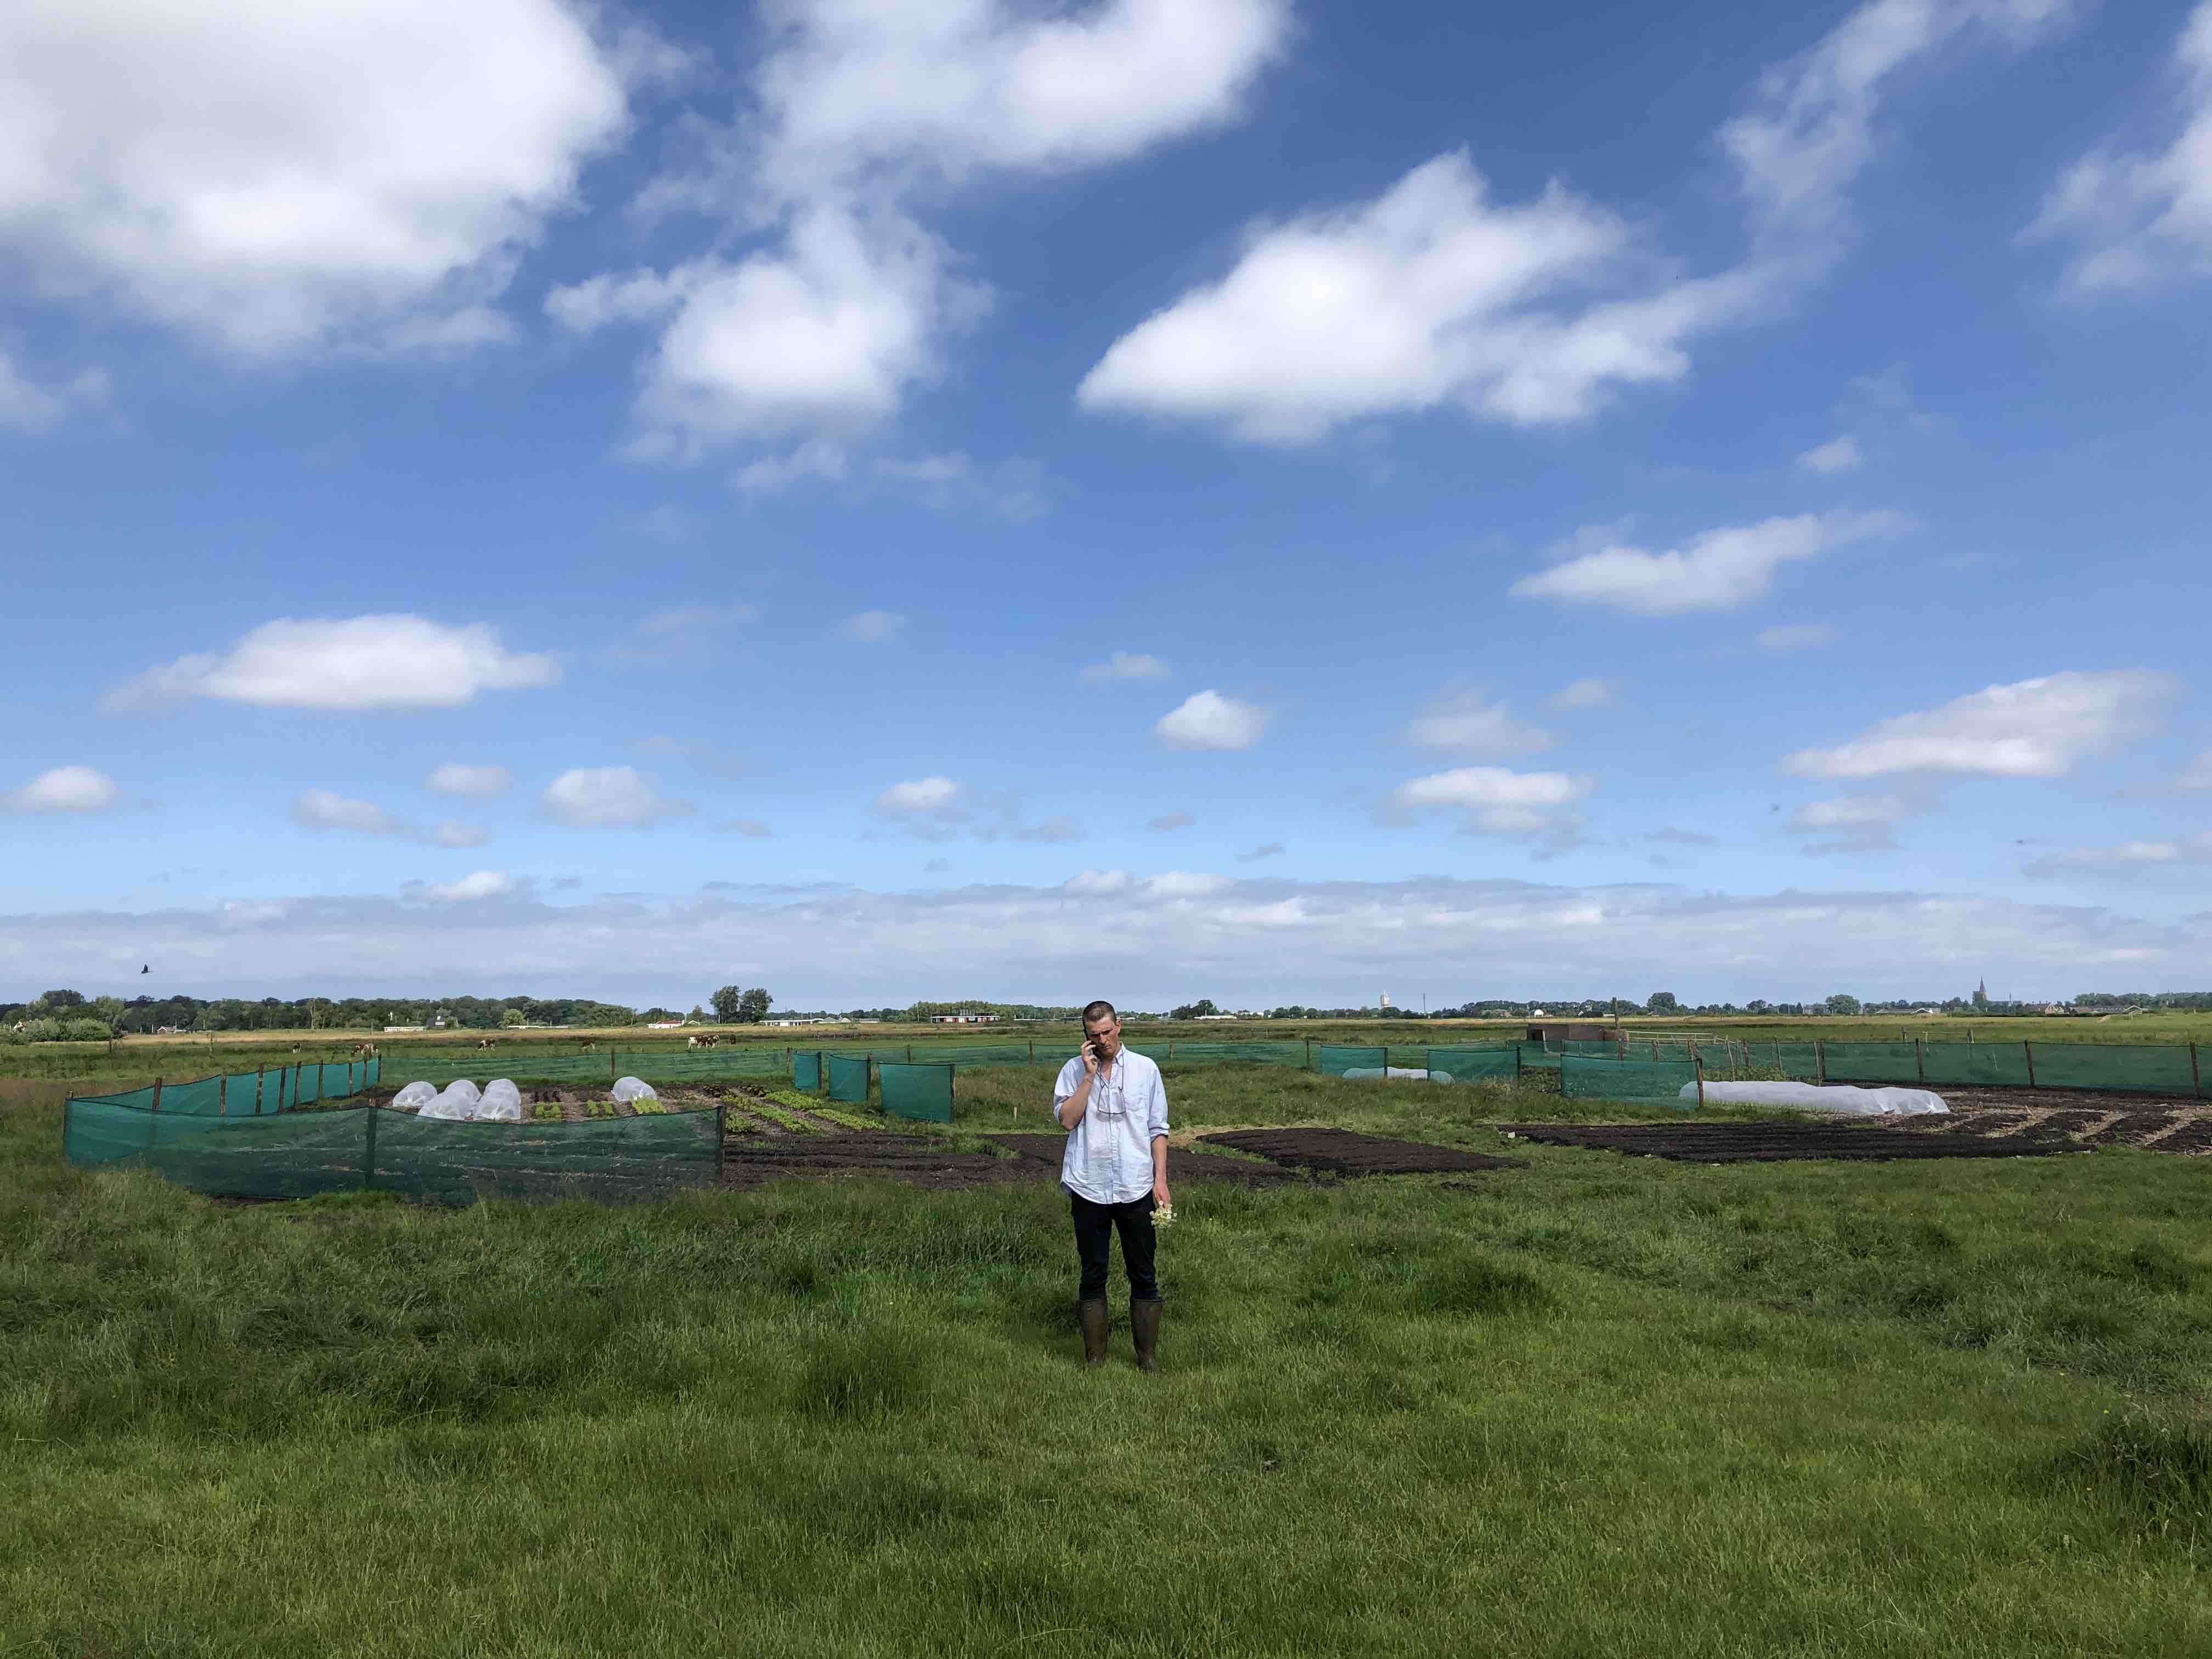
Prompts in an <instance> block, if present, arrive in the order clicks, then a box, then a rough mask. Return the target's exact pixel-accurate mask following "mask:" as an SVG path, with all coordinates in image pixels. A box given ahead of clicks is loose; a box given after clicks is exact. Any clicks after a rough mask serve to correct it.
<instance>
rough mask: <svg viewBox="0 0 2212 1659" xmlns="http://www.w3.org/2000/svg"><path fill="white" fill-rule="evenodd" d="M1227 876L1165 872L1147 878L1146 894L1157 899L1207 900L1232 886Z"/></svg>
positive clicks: (1185, 871)
mask: <svg viewBox="0 0 2212 1659" xmlns="http://www.w3.org/2000/svg"><path fill="white" fill-rule="evenodd" d="M1229 885H1231V882H1230V878H1228V877H1227V876H1210V875H1201V874H1199V873H1197V872H1193V871H1189V870H1164V871H1162V872H1160V873H1159V874H1158V875H1157V876H1147V877H1146V878H1145V893H1146V896H1147V897H1149V898H1156V899H1194V898H1206V897H1208V896H1211V895H1212V894H1215V893H1218V892H1219V891H1221V890H1222V889H1224V888H1225V887H1227V886H1229Z"/></svg>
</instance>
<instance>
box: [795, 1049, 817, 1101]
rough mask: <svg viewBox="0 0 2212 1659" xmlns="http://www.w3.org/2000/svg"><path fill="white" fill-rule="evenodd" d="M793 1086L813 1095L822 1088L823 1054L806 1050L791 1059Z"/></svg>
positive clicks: (813, 1050) (814, 1050)
mask: <svg viewBox="0 0 2212 1659" xmlns="http://www.w3.org/2000/svg"><path fill="white" fill-rule="evenodd" d="M791 1086H792V1087H793V1088H794V1089H804V1090H805V1091H806V1092H807V1093H809V1094H812V1093H813V1092H814V1091H816V1090H817V1089H819V1088H820V1087H821V1086H822V1054H821V1051H820V1050H819V1049H815V1048H804V1049H800V1050H799V1051H797V1052H796V1053H794V1054H793V1055H792V1057H791Z"/></svg>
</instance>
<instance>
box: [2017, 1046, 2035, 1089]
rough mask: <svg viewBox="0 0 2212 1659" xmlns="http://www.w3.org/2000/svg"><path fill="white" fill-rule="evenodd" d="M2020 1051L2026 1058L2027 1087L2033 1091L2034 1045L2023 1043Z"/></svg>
mask: <svg viewBox="0 0 2212 1659" xmlns="http://www.w3.org/2000/svg"><path fill="white" fill-rule="evenodd" d="M2020 1051H2021V1053H2022V1054H2026V1055H2027V1086H2028V1087H2029V1088H2031V1089H2033V1087H2035V1045H2034V1044H2033V1042H2022V1043H2021V1045H2020Z"/></svg>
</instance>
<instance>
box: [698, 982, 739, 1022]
mask: <svg viewBox="0 0 2212 1659" xmlns="http://www.w3.org/2000/svg"><path fill="white" fill-rule="evenodd" d="M707 1000H708V1002H711V1003H712V1004H714V1018H716V1019H719V1020H720V1021H721V1022H722V1024H725V1025H735V1024H737V1023H738V1020H739V1019H741V1018H744V1016H743V1015H742V1013H741V1012H739V1011H740V1010H741V1009H742V1008H743V1007H744V1000H745V994H744V992H743V991H741V990H739V989H738V987H736V986H734V985H725V986H724V987H722V988H721V989H720V990H719V991H717V992H715V993H714V995H712V996H710V997H708V999H707Z"/></svg>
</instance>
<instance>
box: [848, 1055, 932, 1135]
mask: <svg viewBox="0 0 2212 1659" xmlns="http://www.w3.org/2000/svg"><path fill="white" fill-rule="evenodd" d="M876 1081H877V1084H878V1086H879V1087H880V1088H881V1089H882V1091H883V1098H884V1110H885V1111H886V1112H888V1113H890V1115H892V1116H893V1117H913V1118H921V1120H923V1121H925V1122H929V1123H950V1122H951V1121H952V1067H951V1066H942V1065H940V1066H931V1065H921V1064H915V1065H911V1066H909V1065H908V1064H907V1063H906V1062H905V1061H903V1060H884V1061H883V1062H882V1063H881V1064H879V1065H878V1066H877V1067H876ZM866 1083H867V1079H866V1078H865V1077H863V1078H862V1079H861V1085H862V1089H863V1093H862V1098H863V1099H865V1098H866V1092H865V1091H866Z"/></svg>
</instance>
